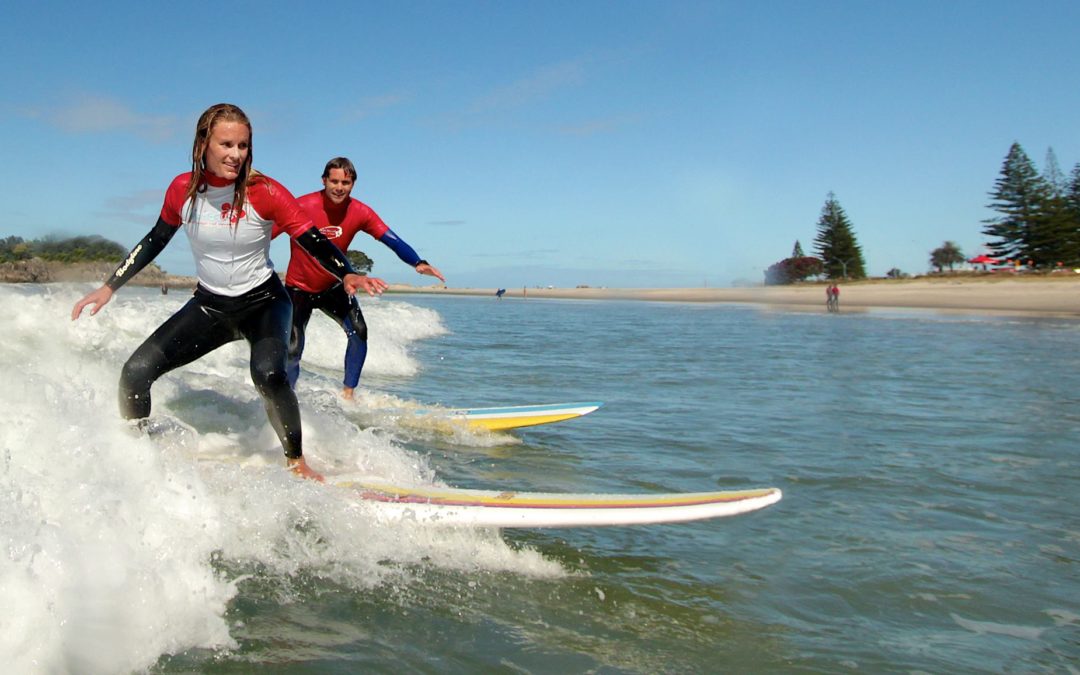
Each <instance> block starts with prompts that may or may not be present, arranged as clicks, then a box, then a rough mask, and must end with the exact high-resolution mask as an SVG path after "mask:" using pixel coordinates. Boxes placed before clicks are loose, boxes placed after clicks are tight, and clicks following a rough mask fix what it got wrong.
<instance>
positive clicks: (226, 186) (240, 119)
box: [71, 103, 385, 481]
mask: <svg viewBox="0 0 1080 675" xmlns="http://www.w3.org/2000/svg"><path fill="white" fill-rule="evenodd" d="M275 225H277V226H280V227H281V228H283V229H284V230H285V231H286V232H288V233H289V236H290V237H292V238H293V240H294V241H297V242H299V244H300V245H301V246H303V247H304V248H305V250H307V251H308V252H310V253H311V254H312V256H314V258H315V259H316V260H318V261H319V264H320V265H322V266H323V268H325V269H326V271H327V272H328V273H329V274H331V275H334V276H335V277H337V278H339V279H340V280H341V282H342V285H343V287H344V289H345V292H347V293H350V294H352V293H355V292H356V291H357V290H358V289H364V290H365V291H367V292H368V293H369V294H375V293H381V292H382V291H383V290H384V289H385V284H383V283H382V282H381V281H379V280H377V279H369V278H367V277H364V276H361V275H358V274H356V273H355V272H354V271H353V269H352V266H351V265H350V264H349V261H348V259H347V258H346V257H345V256H344V255H342V253H341V251H339V250H338V249H337V248H336V247H334V245H333V244H331V243H330V242H329V241H328V240H327V239H326V237H324V236H323V235H322V233H320V232H319V230H318V228H317V227H315V226H314V225H313V224H312V222H311V218H310V217H308V215H307V214H306V213H305V212H304V210H303V209H302V208H301V207H300V205H299V204H297V202H296V199H295V198H293V196H292V194H290V193H289V191H288V190H286V189H285V187H284V186H282V185H281V184H280V183H278V182H277V181H275V180H274V179H272V178H270V177H269V176H266V175H265V174H262V173H259V172H258V171H256V170H255V169H253V168H252V133H251V122H250V121H249V119H248V117H247V115H246V114H244V111H243V110H241V109H240V108H238V107H237V106H235V105H231V104H228V103H219V104H217V105H213V106H211V107H210V108H208V109H207V110H206V111H205V112H203V114H202V115H201V116H200V117H199V121H198V123H197V124H196V126H195V141H194V144H193V146H192V151H191V171H189V172H186V173H182V174H180V175H179V176H177V177H176V178H175V179H173V181H172V183H171V184H170V185H169V188H168V190H166V192H165V200H164V204H163V206H162V208H161V213H160V215H159V216H158V219H157V223H156V224H155V225H154V227H153V228H152V229H151V230H150V232H149V233H147V235H146V236H145V237H143V239H142V241H140V242H139V243H138V244H137V245H136V246H135V248H134V249H132V250H131V252H130V253H129V254H128V256H127V257H126V258H125V259H124V260H123V261H122V262H121V263H120V265H119V266H118V267H117V268H116V270H115V271H114V272H113V273H112V276H110V277H109V279H108V280H107V281H106V282H105V283H104V285H102V286H101V287H100V288H98V289H97V290H94V291H92V292H90V293H88V294H87V295H86V296H85V297H83V298H82V299H81V300H79V301H78V302H76V303H75V306H74V308H72V311H71V319H72V320H73V321H74V320H76V319H78V318H79V316H80V315H81V314H82V311H83V309H85V308H86V307H91V309H90V314H91V316H93V315H95V314H97V313H98V312H99V311H101V309H102V308H103V307H104V306H105V305H107V304H108V303H109V301H110V300H111V299H112V296H113V294H114V293H115V292H116V291H117V290H118V289H119V288H120V287H121V286H123V285H124V283H125V282H127V281H128V280H129V279H130V278H131V277H133V276H135V274H136V273H138V272H139V270H141V269H143V268H144V267H146V265H148V264H149V263H150V262H151V261H152V260H153V259H154V258H155V257H156V256H157V255H158V254H159V253H160V252H161V251H162V250H163V249H164V248H165V246H166V245H167V244H168V243H169V241H170V240H171V239H172V238H173V235H175V234H176V232H177V230H179V229H180V228H181V227H183V228H184V231H185V233H186V234H187V237H188V240H189V242H190V243H191V250H192V254H193V255H194V258H195V269H196V273H197V276H198V280H199V283H198V286H196V288H195V293H194V296H193V297H192V298H191V300H189V301H188V302H187V304H185V305H184V306H183V307H181V308H180V310H178V311H177V312H176V313H175V314H173V315H172V316H171V317H170V318H169V319H167V320H166V321H165V323H163V324H162V325H161V326H159V327H158V329H157V330H155V331H154V332H153V333H152V334H151V335H150V337H148V338H147V339H146V341H145V342H143V343H142V345H140V346H139V348H138V349H136V350H135V353H133V354H132V355H131V357H130V358H129V359H128V360H127V362H126V363H125V364H124V367H123V370H122V371H121V375H120V413H121V414H122V415H123V416H124V417H125V418H127V419H132V420H142V419H144V418H146V417H149V415H150V389H151V386H152V385H153V383H154V382H155V381H156V380H157V379H158V378H159V377H161V376H162V375H164V374H165V373H168V372H169V371H171V370H174V369H176V368H179V367H180V366H183V365H186V364H188V363H191V362H192V361H195V360H196V359H198V358H201V357H202V356H205V355H206V354H209V353H210V352H212V351H214V350H215V349H217V348H218V347H221V346H222V345H225V344H227V343H229V342H233V341H235V340H240V339H244V340H246V341H247V342H248V344H249V345H250V347H251V379H252V381H253V382H254V384H255V388H256V389H257V390H258V392H259V395H260V396H261V397H262V400H263V406H264V407H265V409H266V414H267V417H268V418H269V420H270V425H271V426H272V427H273V428H274V431H275V432H276V433H277V436H278V439H279V440H280V441H281V445H282V447H283V448H284V450H285V457H286V464H287V465H288V467H289V469H290V470H291V471H292V472H293V473H296V474H297V475H299V476H302V477H304V478H311V479H315V480H319V481H321V480H323V478H322V476H320V475H319V474H318V473H316V472H315V471H313V470H312V469H311V468H310V467H308V465H307V462H306V461H305V460H304V452H303V443H302V441H303V434H302V431H301V424H300V408H299V405H298V404H297V401H296V394H295V393H293V390H292V388H291V387H290V386H289V382H288V378H287V376H286V372H285V371H286V357H287V354H288V340H289V329H290V326H291V318H292V304H291V303H290V302H289V296H288V294H287V293H286V292H285V287H284V286H283V285H282V283H281V280H280V279H278V276H277V275H276V274H275V273H274V268H273V264H272V263H271V262H270V256H269V251H270V234H271V230H272V229H273V227H274V226H275Z"/></svg>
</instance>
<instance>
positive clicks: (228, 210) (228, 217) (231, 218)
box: [221, 203, 247, 225]
mask: <svg viewBox="0 0 1080 675" xmlns="http://www.w3.org/2000/svg"><path fill="white" fill-rule="evenodd" d="M232 210H233V208H232V204H228V203H226V204H222V205H221V219H222V220H225V221H228V222H229V224H230V225H235V224H236V223H238V222H240V219H241V218H243V217H244V216H246V215H247V212H246V211H244V209H243V207H241V208H240V210H239V211H238V212H236V213H233V212H232Z"/></svg>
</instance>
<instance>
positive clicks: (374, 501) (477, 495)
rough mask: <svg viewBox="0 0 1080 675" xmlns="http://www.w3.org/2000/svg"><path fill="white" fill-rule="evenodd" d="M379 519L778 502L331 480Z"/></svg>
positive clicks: (569, 517) (562, 516)
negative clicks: (374, 513)
mask: <svg viewBox="0 0 1080 675" xmlns="http://www.w3.org/2000/svg"><path fill="white" fill-rule="evenodd" d="M335 485H336V486H337V487H340V488H344V489H347V490H351V491H353V492H354V493H355V495H356V496H357V498H358V499H359V500H360V501H361V502H362V503H363V504H364V505H366V506H370V507H371V508H372V509H373V510H374V511H375V512H376V513H377V515H378V516H379V517H383V518H386V519H387V520H396V521H401V520H408V521H415V522H418V523H424V524H431V525H445V526H457V527H497V528H562V527H610V526H624V525H653V524H660V523H680V522H688V521H693V520H704V519H708V518H723V517H727V516H735V515H739V514H742V513H749V512H751V511H756V510H758V509H762V508H765V507H766V506H769V505H770V504H775V503H776V502H778V501H780V499H781V497H782V496H783V495H782V493H781V491H780V490H779V489H778V488H771V487H770V488H756V489H749V490H730V491H718V492H681V493H679V492H676V493H666V494H652V495H648V494H574V493H551V492H516V491H503V492H499V491H494V490H469V489H457V488H448V487H437V486H423V487H411V486H399V485H391V484H387V483H379V482H373V481H347V482H341V483H336V484H335Z"/></svg>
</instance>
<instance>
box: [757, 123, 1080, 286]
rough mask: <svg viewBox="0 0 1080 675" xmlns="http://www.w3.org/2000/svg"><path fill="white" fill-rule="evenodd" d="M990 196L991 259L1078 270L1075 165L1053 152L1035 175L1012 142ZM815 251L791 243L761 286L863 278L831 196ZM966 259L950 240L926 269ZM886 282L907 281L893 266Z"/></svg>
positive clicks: (1079, 194)
mask: <svg viewBox="0 0 1080 675" xmlns="http://www.w3.org/2000/svg"><path fill="white" fill-rule="evenodd" d="M989 196H990V199H991V203H990V204H988V207H989V208H990V209H991V210H993V211H996V212H997V213H998V215H997V216H995V217H993V218H989V219H987V220H984V221H983V229H982V232H981V233H982V234H983V235H985V236H986V237H987V241H986V246H987V249H988V250H989V251H990V256H991V257H992V258H994V259H998V260H1001V261H1009V262H1019V263H1021V264H1026V265H1027V266H1028V268H1030V269H1053V268H1057V267H1063V266H1068V267H1080V163H1078V164H1077V165H1076V166H1075V167H1074V168H1073V170H1072V172H1071V173H1070V174H1069V176H1068V177H1066V176H1065V174H1064V173H1062V171H1061V169H1060V168H1059V167H1058V163H1057V158H1056V157H1055V155H1054V151H1053V149H1052V148H1051V149H1050V150H1049V151H1048V152H1047V157H1046V164H1045V167H1044V172H1043V173H1042V174H1040V173H1039V171H1038V170H1037V169H1036V168H1035V166H1034V164H1033V163H1032V162H1031V160H1030V159H1029V158H1028V156H1027V154H1026V153H1025V152H1024V149H1023V147H1021V145H1020V144H1019V143H1013V144H1012V147H1010V148H1009V153H1008V154H1007V155H1006V157H1005V162H1004V164H1003V165H1002V168H1001V175H1000V176H999V177H998V179H997V181H995V183H994V188H993V190H992V191H991V192H990V193H989ZM814 248H815V253H816V254H817V255H816V256H807V255H806V254H805V253H804V252H803V250H802V245H801V244H800V243H799V242H798V241H796V242H795V248H794V249H793V250H792V253H791V256H789V257H787V258H785V259H783V260H781V261H780V262H777V263H775V264H773V265H771V266H770V267H769V268H768V270H766V272H765V283H766V284H790V283H793V282H796V281H804V280H806V279H809V278H811V277H824V278H826V279H831V280H836V279H863V278H865V277H866V263H865V260H864V259H863V255H862V247H861V246H859V243H858V241H857V240H856V237H855V232H854V229H853V227H852V225H851V222H850V221H849V220H848V218H847V214H845V213H844V209H843V208H842V207H841V206H840V203H839V201H837V199H836V195H834V194H833V193H831V192H830V193H829V195H828V197H827V198H826V200H825V206H824V207H823V208H822V210H821V216H820V217H819V218H818V223H817V236H816V237H815V239H814ZM965 261H966V258H965V257H964V254H963V251H961V250H960V247H959V246H957V245H956V244H955V243H954V242H952V241H946V242H945V243H944V244H942V245H941V246H939V247H938V248H936V249H934V250H933V251H931V253H930V265H931V266H933V267H936V268H937V269H938V271H943V270H944V268H945V267H948V268H949V269H952V268H953V266H954V265H958V264H960V263H963V262H965ZM886 276H888V277H900V276H906V275H904V274H903V273H902V272H901V271H900V270H899V269H897V268H893V269H891V270H889V272H888V274H887V275H886Z"/></svg>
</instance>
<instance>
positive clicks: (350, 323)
mask: <svg viewBox="0 0 1080 675" xmlns="http://www.w3.org/2000/svg"><path fill="white" fill-rule="evenodd" d="M322 183H323V189H322V190H319V191H317V192H312V193H309V194H306V195H304V196H302V197H300V198H299V199H298V200H297V201H298V202H299V203H300V206H301V207H303V209H304V211H305V212H306V213H307V215H308V217H309V218H311V220H312V222H313V223H314V224H315V226H316V227H317V228H318V229H319V231H320V232H322V233H323V235H325V236H326V238H327V239H329V240H330V242H331V243H332V244H334V246H336V247H337V248H338V249H339V250H340V251H341V252H342V253H343V254H344V252H345V251H347V250H348V249H349V244H351V243H352V240H353V237H355V236H356V233H357V232H361V231H363V232H366V233H368V234H370V235H371V236H372V237H374V238H375V239H376V240H378V241H381V242H382V243H383V244H386V246H387V247H388V248H389V249H390V250H391V251H393V252H394V253H395V254H397V257H398V258H400V259H401V260H402V262H404V263H405V264H406V265H408V266H409V267H412V268H413V269H415V270H416V271H417V272H419V273H420V274H426V275H428V276H432V277H436V278H437V279H439V281H442V282H444V283H445V281H446V279H445V278H443V275H442V272H440V271H439V270H438V269H437V268H435V267H433V266H432V265H431V264H430V263H428V261H426V260H424V259H422V258H421V257H420V256H419V255H417V253H416V251H414V250H413V248H412V247H411V246H409V245H408V244H406V243H405V240H403V239H402V238H401V237H399V236H397V234H395V233H394V231H393V230H391V229H390V228H389V227H387V225H386V223H384V222H383V221H382V219H381V218H379V216H378V214H376V213H375V211H373V210H372V209H371V207H370V206H368V205H367V204H365V203H363V202H361V201H360V200H358V199H354V198H353V197H352V196H351V195H352V190H353V187H354V186H355V185H356V167H354V166H353V163H352V162H350V161H349V160H348V159H347V158H345V157H335V158H334V159H331V160H330V161H329V162H327V163H326V167H325V168H324V169H323V173H322ZM285 231H286V230H285V228H284V227H281V226H278V225H275V226H274V231H273V235H272V236H274V237H276V236H278V235H279V234H281V233H282V232H285ZM289 247H290V248H289V250H290V253H289V256H290V257H289V268H288V270H287V271H286V273H285V288H286V289H287V290H288V293H289V297H290V298H292V304H293V314H292V329H291V333H290V337H289V366H288V376H289V385H290V386H291V387H293V388H294V389H295V388H296V381H297V380H298V379H299V378H300V358H301V357H302V356H303V354H304V340H305V334H306V332H307V325H308V321H309V320H310V319H311V313H312V311H313V310H316V309H318V310H321V311H322V312H323V313H324V314H326V315H327V316H329V317H330V318H331V319H333V320H334V321H336V322H337V324H338V325H339V326H341V328H342V330H344V331H345V336H346V339H347V340H348V345H347V346H346V348H345V376H344V380H343V382H342V386H343V388H342V390H341V395H342V397H344V398H346V399H350V400H351V399H352V398H353V395H354V391H355V390H356V386H357V385H358V384H359V383H360V372H361V371H362V370H363V369H364V361H365V360H367V349H368V345H367V337H368V335H367V323H366V322H365V321H364V314H363V312H361V311H360V304H359V303H358V302H357V301H356V298H355V297H353V296H352V294H351V293H348V292H346V290H345V288H344V287H343V286H342V283H341V280H340V279H339V278H337V277H336V276H334V275H333V274H329V273H328V272H327V271H326V270H325V269H323V267H322V266H321V265H320V264H319V263H318V262H317V261H316V260H315V259H314V258H312V257H311V255H310V254H308V252H307V251H306V250H305V249H304V248H303V247H302V246H300V245H299V244H298V243H297V240H296V239H293V240H292V241H291V242H290V245H289ZM366 278H367V279H368V280H369V282H370V284H371V288H372V289H373V290H374V291H375V292H377V293H382V292H383V291H384V290H386V288H387V284H386V282H385V281H383V280H382V279H379V278H376V277H366Z"/></svg>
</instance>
